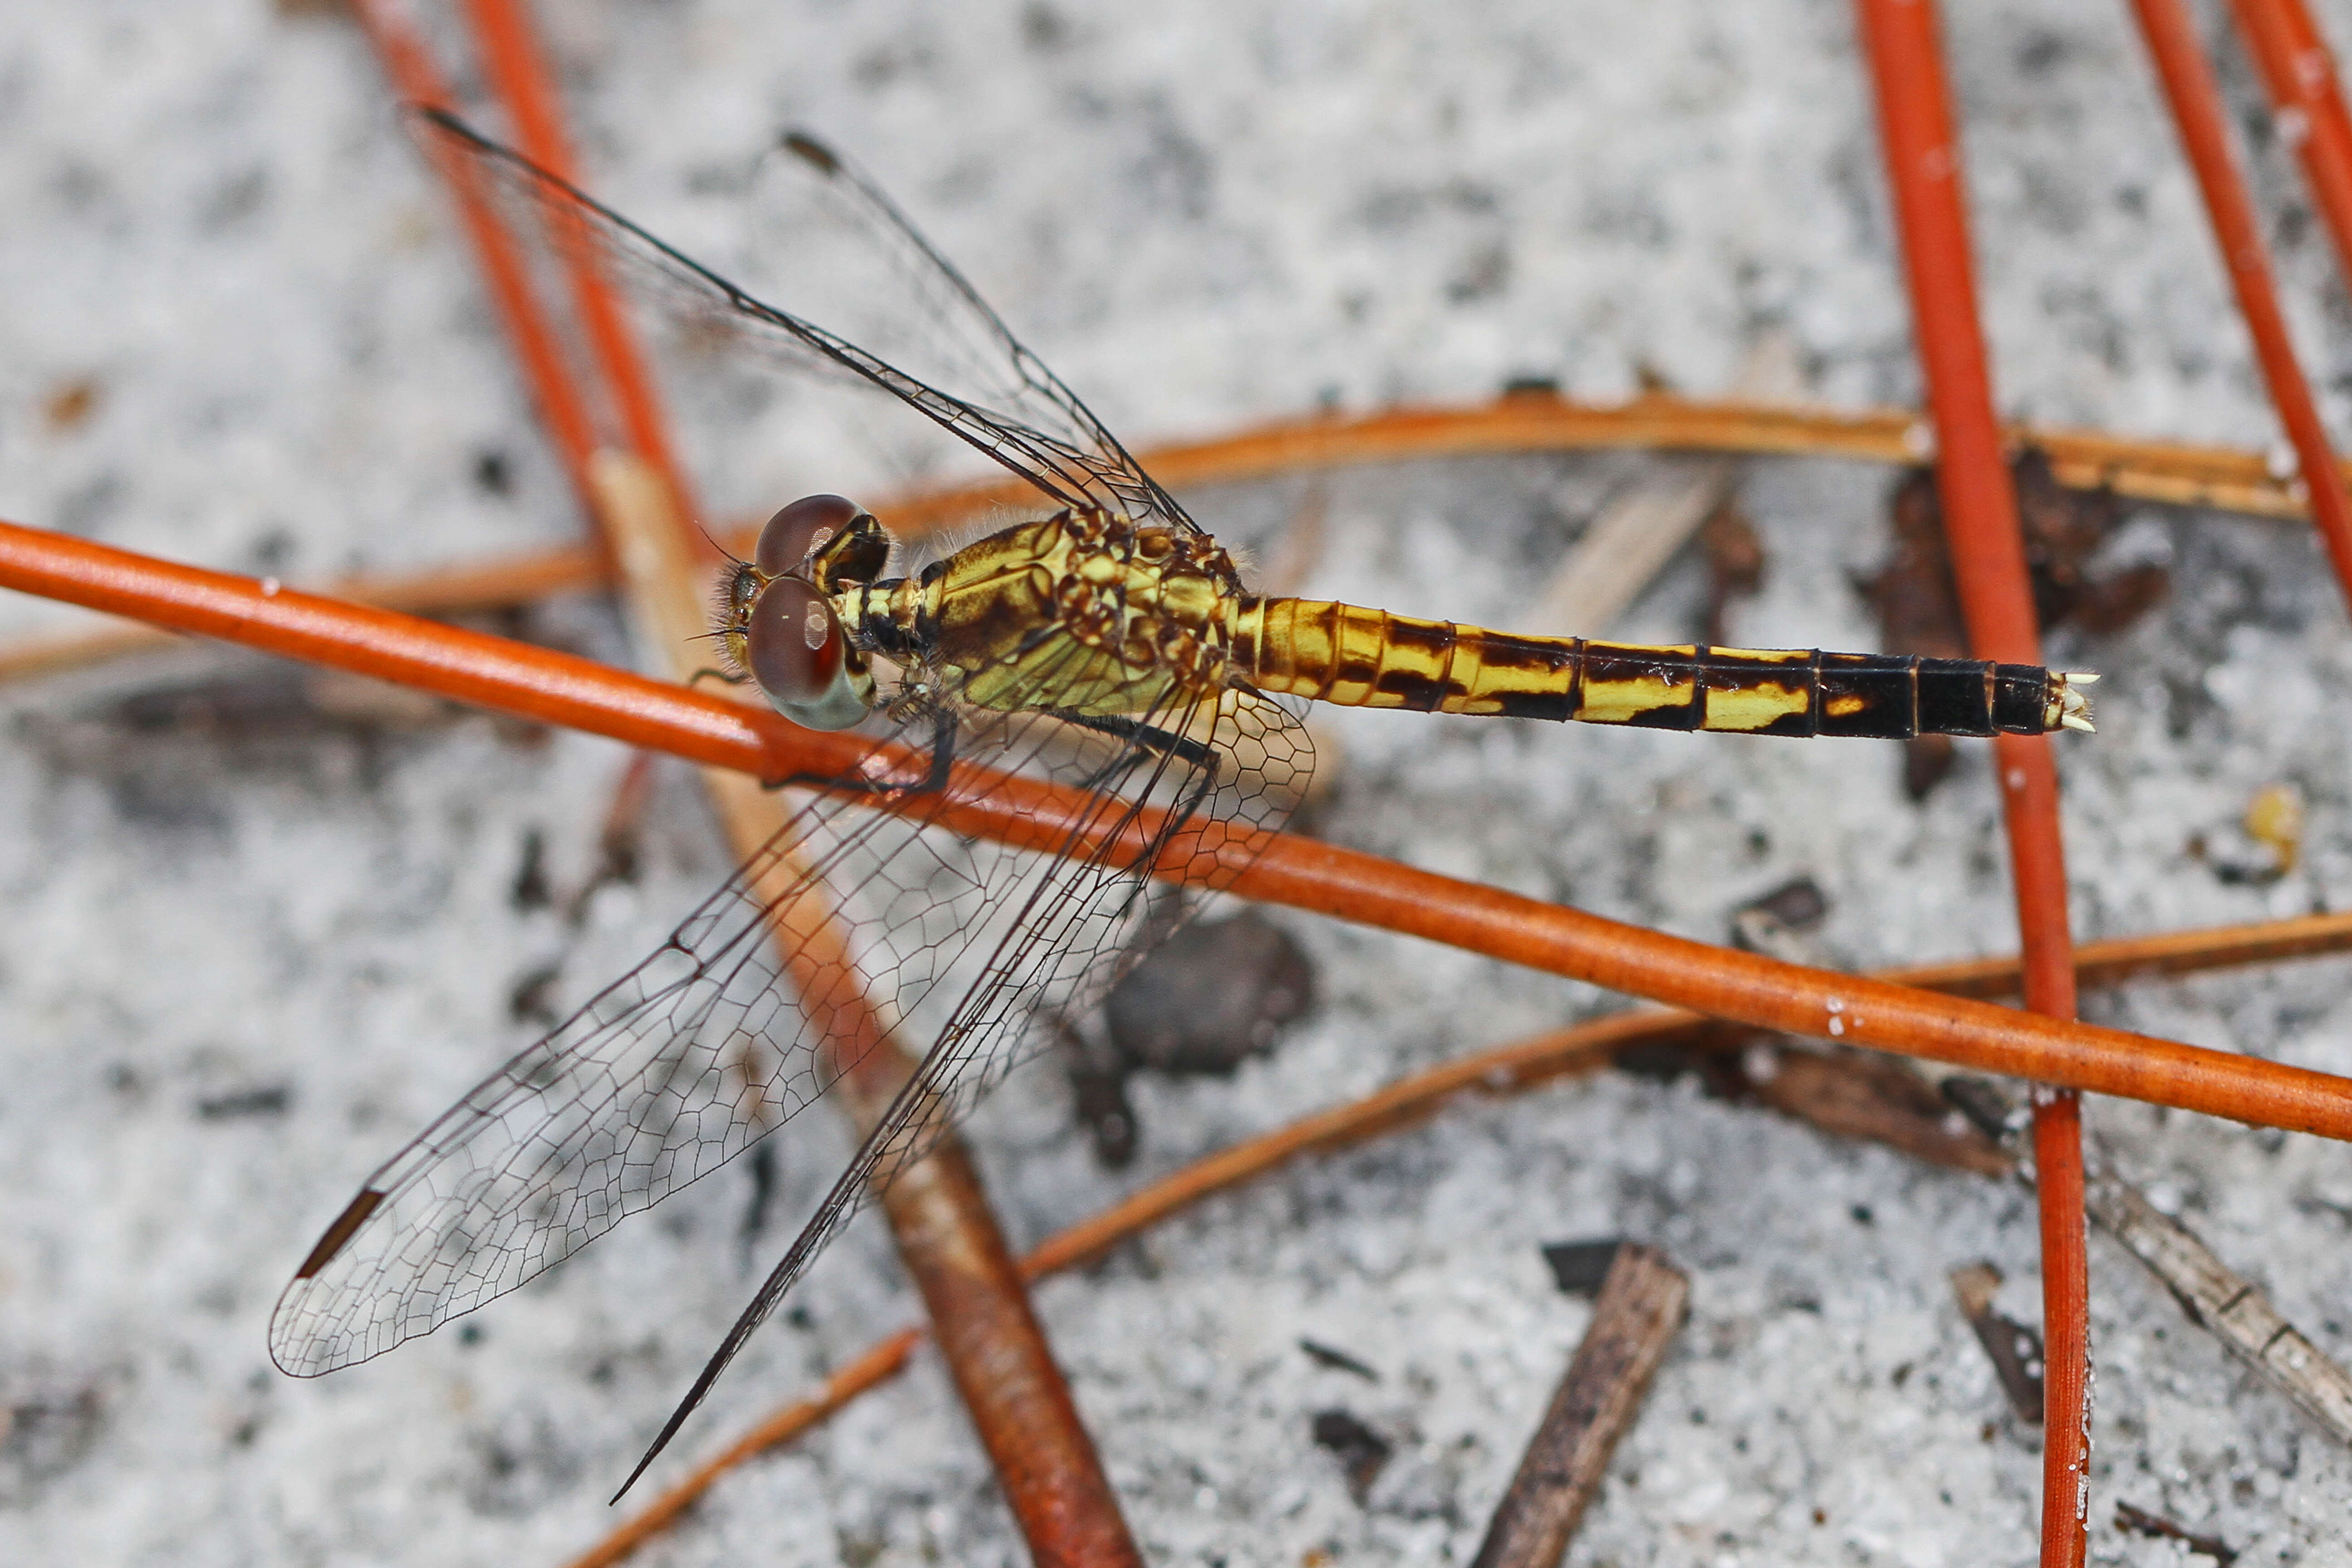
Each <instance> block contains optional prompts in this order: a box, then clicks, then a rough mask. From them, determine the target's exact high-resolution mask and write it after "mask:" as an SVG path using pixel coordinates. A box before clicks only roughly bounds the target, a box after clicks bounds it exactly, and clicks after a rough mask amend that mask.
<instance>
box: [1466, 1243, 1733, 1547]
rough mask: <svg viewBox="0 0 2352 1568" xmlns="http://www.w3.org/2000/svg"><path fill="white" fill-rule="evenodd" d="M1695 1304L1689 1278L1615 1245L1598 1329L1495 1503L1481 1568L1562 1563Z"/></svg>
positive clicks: (1597, 1310) (1648, 1254)
mask: <svg viewBox="0 0 2352 1568" xmlns="http://www.w3.org/2000/svg"><path fill="white" fill-rule="evenodd" d="M1689 1302H1690V1280H1689V1279H1688V1278H1687V1277H1686V1276H1685V1275H1684V1273H1683V1272H1682V1270H1680V1269H1678V1268H1675V1266H1674V1265H1673V1264H1672V1263H1671V1262H1669V1261H1668V1260H1667V1258H1666V1256H1665V1254H1664V1253H1663V1252H1660V1251H1659V1250H1657V1249H1656V1248H1655V1247H1644V1246H1643V1245H1642V1244H1640V1243H1639V1242H1631V1241H1629V1242H1626V1243H1623V1244H1622V1245H1621V1246H1620V1247H1617V1249H1616V1259H1615V1261H1614V1262H1612V1264H1611V1265H1610V1266H1609V1278H1608V1280H1607V1281H1606V1283H1604V1284H1603V1285H1602V1286H1601V1299H1600V1300H1599V1301H1598V1302H1597V1303H1596V1304H1595V1305H1594V1307H1593V1310H1592V1325H1591V1327H1590V1328H1589V1329H1587V1330H1586V1331H1585V1332H1584V1339H1583V1342H1581V1343H1580V1344H1579V1345H1578V1346H1577V1347H1576V1354H1575V1356H1574V1358H1573V1359H1571V1360H1570V1363H1569V1365H1568V1374H1567V1375H1566V1376H1565V1377H1563V1378H1562V1379H1560V1384H1559V1390H1558V1391H1557V1392H1556V1393H1554V1394H1553V1395H1552V1399H1551V1407H1550V1408H1549V1409H1548V1410H1546V1411H1545V1412H1544V1418H1543V1422H1542V1424H1541V1425H1540V1426H1538V1427H1537V1428H1536V1435H1535V1436H1534V1438H1533V1439H1532V1440H1531V1441H1530V1442H1529V1443H1528V1450H1527V1454H1526V1457H1525V1458H1522V1459H1520V1461H1519V1469H1518V1473H1517V1475H1515V1476H1513V1477H1512V1478H1511V1484H1510V1487H1509V1488H1508V1489H1507V1490H1506V1491H1505V1492H1504V1493H1503V1500H1502V1501H1501V1502H1500V1503H1498V1504H1496V1508H1495V1517H1494V1519H1493V1521H1491V1522H1489V1523H1488V1525H1487V1526H1486V1541H1485V1542H1484V1543H1483V1544H1481V1545H1480V1546H1479V1548H1478V1555H1477V1557H1476V1559H1475V1568H1552V1565H1553V1564H1555V1563H1559V1560H1560V1557H1561V1554H1562V1553H1564V1552H1566V1551H1567V1550H1568V1543H1569V1541H1570V1537H1572V1536H1573V1535H1574V1534H1575V1533H1576V1526H1577V1523H1578V1521H1580V1520H1581V1519H1582V1518H1583V1517H1584V1510H1585V1508H1586V1506H1587V1505H1588V1504H1590V1503H1591V1500H1592V1499H1593V1497H1594V1495H1595V1494H1596V1493H1597V1492H1599V1491H1600V1489H1601V1478H1602V1477H1603V1476H1604V1475H1605V1474H1606V1473H1607V1471H1608V1467H1609V1456H1610V1455H1611V1454H1612V1452H1614V1451H1615V1449H1616V1447H1617V1442H1618V1439H1619V1438H1621V1437H1622V1436H1624V1435H1625V1433H1626V1431H1627V1430H1628V1429H1629V1428H1631V1427H1632V1426H1633V1420H1634V1417H1635V1415H1638V1414H1639V1412H1640V1410H1641V1405H1642V1396H1643V1394H1644V1393H1646V1392H1647V1391H1648V1389H1649V1386H1650V1379H1651V1378H1652V1376H1653V1375H1654V1374H1655V1373H1656V1372H1657V1370H1658V1363H1660V1362H1661V1361H1663V1360H1664V1358H1665V1353H1666V1345H1667V1343H1668V1342H1670V1341H1672V1340H1673V1338H1674V1335H1675V1330H1676V1329H1678V1328H1680V1327H1681V1326H1682V1321H1683V1313H1684V1311H1685V1309H1686V1308H1687V1307H1688V1305H1689Z"/></svg>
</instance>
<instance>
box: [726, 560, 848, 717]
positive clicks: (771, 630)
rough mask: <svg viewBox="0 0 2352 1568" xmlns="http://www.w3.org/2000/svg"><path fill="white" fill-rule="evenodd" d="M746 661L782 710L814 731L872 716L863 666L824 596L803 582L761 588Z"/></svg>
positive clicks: (747, 624)
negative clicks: (855, 663)
mask: <svg viewBox="0 0 2352 1568" xmlns="http://www.w3.org/2000/svg"><path fill="white" fill-rule="evenodd" d="M743 662H744V663H745V664H747V665H749V666H750V667H751V679H754V680H756V681H758V682H759V683H760V689H761V691H764V692H766V693H767V696H768V700H769V701H771V702H772V703H774V704H775V705H776V709H777V711H779V712H781V713H782V714H783V716H784V717H785V718H787V719H790V720H792V721H793V722H794V723H796V724H804V725H806V726H807V727H808V728H810V729H812V730H846V729H848V728H849V727H850V726H852V725H854V724H856V722H857V721H859V720H861V719H863V718H865V717H866V708H867V703H866V696H865V686H866V681H864V680H861V679H859V678H860V676H861V674H862V673H863V672H862V668H857V667H854V666H853V664H852V661H851V659H850V657H849V639H848V637H846V636H845V635H844V633H843V631H842V627H841V621H840V618H839V617H838V616H835V614H834V613H833V605H831V604H829V603H827V602H826V600H825V598H824V595H821V594H819V593H818V592H817V591H816V590H815V589H814V588H812V587H810V586H809V585H808V584H805V583H803V582H801V581H800V580H798V579H797V578H793V577H779V578H777V579H775V580H774V581H773V582H772V583H770V584H768V585H767V586H766V587H764V588H762V589H761V590H760V596H759V598H758V599H756V600H755V601H753V602H752V605H751V615H750V616H749V617H748V618H746V620H745V621H744V623H743Z"/></svg>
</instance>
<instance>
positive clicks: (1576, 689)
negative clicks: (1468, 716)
mask: <svg viewBox="0 0 2352 1568" xmlns="http://www.w3.org/2000/svg"><path fill="white" fill-rule="evenodd" d="M1232 658H1233V668H1234V674H1235V675H1236V676H1238V677H1239V678H1240V679H1243V680H1244V681H1247V682H1248V683H1249V684H1250V685H1252V686H1255V687H1256V688H1257V689H1260V690H1262V691H1278V692H1288V693H1291V694H1294V695H1297V696H1301V697H1312V698H1315V699H1318V700H1321V701H1325V702H1336V703H1340V704H1343V705H1345V706H1349V707H1358V708H1405V709H1412V710H1415V711H1418V712H1424V713H1426V712H1436V713H1492V714H1500V715H1505V716H1511V717H1517V718H1526V719H1576V720H1581V721H1584V722H1586V723H1591V724H1633V725H1637V726H1640V727H1642V728H1644V729H1653V730H1713V731H1732V732H1737V733H1741V734H1749V735H1858V736H1877V737H1881V738H1885V739H1906V738H1908V737H1910V736H1913V735H1918V734H1943V735H1990V734H1993V733H1996V732H1997V731H2009V732H2011V733H2013V734H2029V735H2038V734H2042V733H2043V732H2044V731H2051V730H2056V729H2059V728H2061V727H2062V726H2063V727H2067V728H2074V729H2088V728H2090V721H2089V708H2088V705H2087V704H2086V703H2085V702H2084V700H2083V697H2082V694H2081V693H2080V692H2079V691H2076V690H2075V689H2074V688H2073V686H2072V685H2070V684H2069V679H2070V678H2069V677H2067V676H2065V675H2061V674H2053V672H2051V671H2050V670H2047V669H2043V668H2041V667H2040V666H2039V665H2025V664H1984V663H1979V662H1977V661H1975V660H1972V659H1953V658H1907V657H1904V656H1900V655H1894V654H1866V653H1823V652H1821V651H1820V650H1819V649H1801V650H1795V649H1792V650H1768V649H1757V648H1731V647H1706V646H1704V645H1692V644H1684V645H1681V646H1676V647H1644V646H1642V645H1638V644H1633V643H1607V642H1591V641H1588V640H1586V639H1585V638H1582V637H1518V636H1514V635H1512V634H1510V633H1507V632H1490V631H1486V630H1484V629H1482V628H1480V627H1477V626H1455V625H1453V624H1451V623H1449V622H1445V621H1423V620H1414V619H1412V618H1410V617H1408V616H1392V615H1390V614H1389V613H1388V612H1386V611H1385V610H1367V609H1361V608H1359V607H1357V606H1355V605H1337V604H1331V603H1328V602H1325V601H1321V600H1312V599H1256V598H1245V599H1243V600H1242V601H1241V602H1240V604H1239V605H1237V606H1236V610H1235V613H1234V626H1233V643H1232ZM2074 679H2080V678H2074ZM2070 721H2071V722H2070Z"/></svg>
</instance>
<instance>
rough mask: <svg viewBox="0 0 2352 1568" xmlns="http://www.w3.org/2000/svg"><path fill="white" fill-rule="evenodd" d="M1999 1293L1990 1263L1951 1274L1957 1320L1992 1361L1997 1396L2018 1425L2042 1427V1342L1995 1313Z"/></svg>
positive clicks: (1996, 1271) (1996, 1275)
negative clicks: (2005, 1400) (1994, 1302)
mask: <svg viewBox="0 0 2352 1568" xmlns="http://www.w3.org/2000/svg"><path fill="white" fill-rule="evenodd" d="M1998 1289H2000V1269H1998V1268H1994V1267H1993V1266H1992V1265H1991V1264H1990V1263H1971V1264H1969V1266H1968V1267H1967V1268H1955V1269H1954V1270H1952V1294H1953V1295H1954V1296H1956V1297H1958V1299H1959V1303H1960V1315H1961V1316H1962V1317H1964V1318H1966V1319H1967V1320H1968V1321H1969V1328H1971V1329H1974V1330H1975V1331H1976V1335H1977V1342H1978V1343H1979V1344H1980V1345H1982V1346H1984V1348H1985V1354H1986V1355H1988V1356H1990V1358H1991V1359H1992V1369H1993V1371H1994V1373H1997V1374H1998V1375H1999V1376H2000V1386H2001V1392H2002V1393H2004V1394H2008V1395H2009V1405H2010V1408H2011V1409H2012V1410H2014V1411H2016V1412H2017V1418H2018V1419H2019V1420H2020V1421H2026V1422H2031V1423H2032V1424H2033V1425H2034V1426H2040V1425H2042V1336H2041V1335H2040V1334H2037V1333H2035V1332H2034V1331H2032V1329H2029V1328H2027V1327H2026V1326H2025V1325H2024V1324H2022V1323H2020V1322H2017V1321H2014V1320H2013V1319H2010V1318H2005V1317H2003V1316H2001V1314H2000V1313H1999V1312H1997V1311H1995V1310H1993V1305H1992V1296H1993V1292H1994V1291H1995V1290H1998Z"/></svg>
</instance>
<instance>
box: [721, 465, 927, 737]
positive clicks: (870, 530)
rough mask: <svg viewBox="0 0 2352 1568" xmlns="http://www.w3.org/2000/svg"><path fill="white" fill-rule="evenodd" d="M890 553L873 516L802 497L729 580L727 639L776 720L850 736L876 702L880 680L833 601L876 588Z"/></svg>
mask: <svg viewBox="0 0 2352 1568" xmlns="http://www.w3.org/2000/svg"><path fill="white" fill-rule="evenodd" d="M889 553H890V540H889V536H888V535H887V534H886V533H884V532H883V531H882V525H881V524H880V523H878V522H877V521H875V520H874V516H873V514H872V513H870V512H868V511H866V510H865V509H864V508H862V507H860V506H858V505H857V504H856V502H854V501H850V500H844V499H843V498H841V497H840V496H803V498H801V499H800V500H796V501H794V502H793V504H792V505H790V506H788V507H785V508H784V509H783V510H781V511H779V512H777V513H776V515H775V516H773V517H772V518H770V519H769V520H768V522H767V526H766V527H764V528H762V529H761V531H760V543H759V547H758V548H757V549H756V550H755V551H753V552H752V557H751V560H749V561H744V562H738V563H736V566H735V570H734V571H733V572H732V573H731V574H730V575H729V577H728V579H727V584H726V587H725V589H724V591H723V595H722V602H721V604H720V606H719V616H720V625H719V642H720V644H721V645H722V646H723V647H725V648H726V650H727V653H728V656H729V657H730V658H731V659H733V661H734V662H735V665H736V667H737V668H740V669H741V670H743V671H745V672H746V673H748V674H749V675H750V676H751V679H753V680H754V681H756V682H758V683H759V687H760V689H761V691H762V692H763V693H765V694H766V696H767V699H768V700H769V701H770V702H772V703H773V704H775V707H776V710H777V711H778V712H780V713H782V714H783V716H784V717H785V718H787V719H790V720H791V721H793V722H794V723H796V724H802V725H805V726H807V727H808V728H809V729H812V730H846V729H849V728H851V727H852V726H854V725H856V723H857V722H858V721H860V720H862V719H864V718H865V717H866V713H867V712H868V711H869V710H872V708H873V706H874V701H875V693H874V675H873V672H872V670H871V669H869V668H867V666H866V656H865V654H864V653H863V652H862V651H861V650H860V649H859V648H858V647H856V645H855V644H854V643H852V642H851V640H850V638H849V634H848V632H847V631H846V629H845V628H844V626H842V624H841V616H840V615H839V614H838V613H837V612H836V611H835V609H834V606H833V600H832V595H835V594H837V593H839V592H841V590H842V589H843V588H844V587H845V586H846V585H847V584H853V583H870V582H872V581H873V580H874V579H875V578H876V577H877V576H879V575H880V574H881V572H882V569H883V567H884V566H885V565H886V564H887V562H888V560H889Z"/></svg>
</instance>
